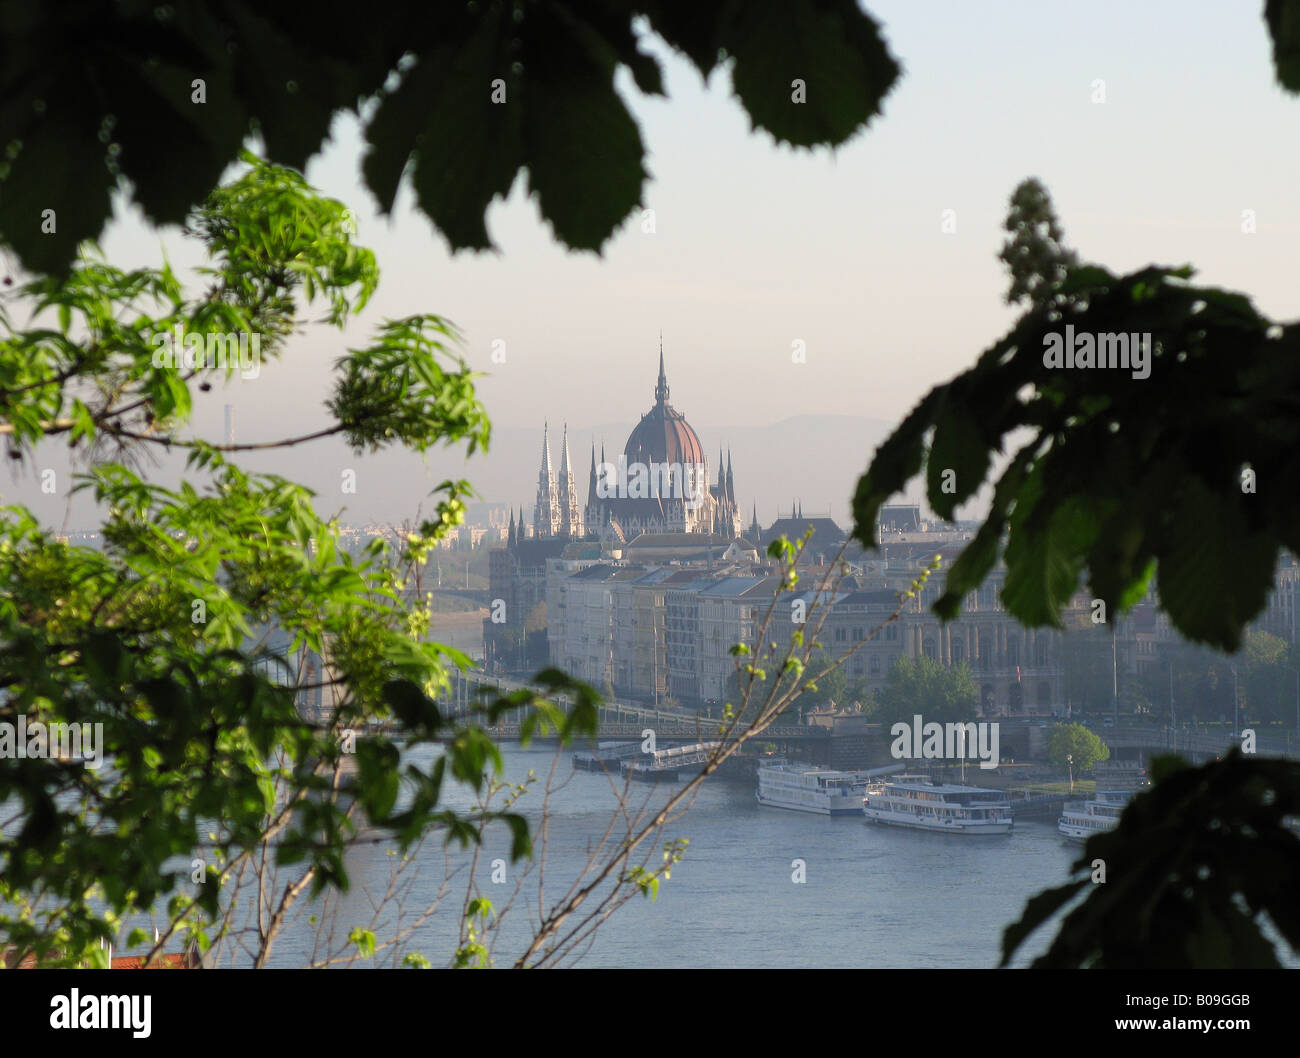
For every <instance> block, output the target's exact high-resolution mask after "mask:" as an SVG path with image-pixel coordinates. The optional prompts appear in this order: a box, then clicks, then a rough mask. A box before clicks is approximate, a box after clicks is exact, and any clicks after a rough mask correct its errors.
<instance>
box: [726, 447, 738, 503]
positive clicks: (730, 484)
mask: <svg viewBox="0 0 1300 1058" xmlns="http://www.w3.org/2000/svg"><path fill="white" fill-rule="evenodd" d="M727 502H728V503H732V504H734V503H735V502H736V478H735V476H734V475H733V474H732V472H731V449H730V448H728V449H727Z"/></svg>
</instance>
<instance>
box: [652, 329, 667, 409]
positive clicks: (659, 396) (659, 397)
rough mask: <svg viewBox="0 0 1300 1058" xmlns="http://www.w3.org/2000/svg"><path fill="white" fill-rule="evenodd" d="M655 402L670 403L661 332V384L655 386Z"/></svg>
mask: <svg viewBox="0 0 1300 1058" xmlns="http://www.w3.org/2000/svg"><path fill="white" fill-rule="evenodd" d="M655 402H656V403H658V404H667V403H668V376H667V375H665V374H664V336H663V332H662V331H660V332H659V382H658V384H657V385H656V386H655Z"/></svg>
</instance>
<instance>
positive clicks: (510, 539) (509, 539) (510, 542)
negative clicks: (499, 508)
mask: <svg viewBox="0 0 1300 1058" xmlns="http://www.w3.org/2000/svg"><path fill="white" fill-rule="evenodd" d="M514 546H515V512H514V511H513V510H511V512H510V529H509V531H508V532H507V533H506V547H514Z"/></svg>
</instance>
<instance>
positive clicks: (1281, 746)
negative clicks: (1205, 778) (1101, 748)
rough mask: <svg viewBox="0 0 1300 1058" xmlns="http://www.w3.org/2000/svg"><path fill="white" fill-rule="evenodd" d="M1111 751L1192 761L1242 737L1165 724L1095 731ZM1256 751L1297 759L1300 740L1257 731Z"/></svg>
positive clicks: (1229, 746)
mask: <svg viewBox="0 0 1300 1058" xmlns="http://www.w3.org/2000/svg"><path fill="white" fill-rule="evenodd" d="M1095 734H1096V735H1097V737H1098V738H1100V739H1101V740H1102V741H1103V742H1104V743H1106V745H1107V746H1109V747H1110V748H1111V749H1112V750H1116V749H1136V750H1140V751H1145V752H1148V753H1177V754H1179V755H1180V756H1184V757H1187V758H1189V759H1194V760H1204V759H1208V758H1209V757H1219V756H1224V755H1225V754H1227V752H1228V750H1230V749H1232V748H1233V747H1234V746H1235V747H1236V748H1238V749H1240V748H1241V739H1240V738H1239V737H1238V738H1233V737H1232V735H1231V734H1230V733H1228V732H1222V731H1219V732H1204V731H1180V730H1176V729H1174V728H1167V727H1115V728H1103V729H1102V730H1101V731H1097V732H1095ZM1255 752H1256V754H1257V755H1259V756H1261V757H1291V758H1300V741H1297V740H1296V738H1295V736H1294V735H1286V736H1279V735H1261V734H1259V733H1258V730H1257V732H1256V738H1255Z"/></svg>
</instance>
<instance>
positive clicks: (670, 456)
mask: <svg viewBox="0 0 1300 1058" xmlns="http://www.w3.org/2000/svg"><path fill="white" fill-rule="evenodd" d="M623 454H624V455H626V456H627V461H628V462H629V463H681V464H683V465H685V464H688V463H703V462H704V447H703V446H702V445H701V444H700V439H699V437H697V436H696V434H695V431H694V430H692V429H691V424H690V423H688V422H687V421H686V416H685V415H683V414H682V413H681V412H679V411H675V410H674V409H673V407H672V405H671V404H669V403H668V379H667V378H666V377H665V376H664V354H663V349H660V350H659V384H658V385H657V386H655V406H654V407H653V408H651V409H650V410H649V411H648V412H646V413H645V414H644V415H642V416H641V421H640V422H639V423H637V425H636V429H634V430H633V431H632V433H631V435H630V436H629V437H628V439H627V445H626V446H625V447H624V449H623Z"/></svg>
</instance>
